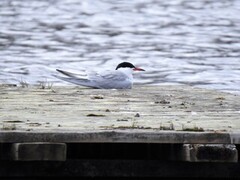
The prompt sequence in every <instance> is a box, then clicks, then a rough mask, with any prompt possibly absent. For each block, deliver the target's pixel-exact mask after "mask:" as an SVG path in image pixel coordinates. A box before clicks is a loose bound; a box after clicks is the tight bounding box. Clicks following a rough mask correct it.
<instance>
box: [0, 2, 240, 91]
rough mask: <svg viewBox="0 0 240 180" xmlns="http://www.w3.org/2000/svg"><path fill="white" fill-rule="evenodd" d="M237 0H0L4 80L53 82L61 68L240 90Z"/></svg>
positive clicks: (142, 81)
mask: <svg viewBox="0 0 240 180" xmlns="http://www.w3.org/2000/svg"><path fill="white" fill-rule="evenodd" d="M239 12H240V1H239V0H221V1H219V0H168V1H161V0H131V1H129V0H118V1H113V0H81V1H80V0H61V1H56V0H31V1H30V0H25V1H23V0H1V1H0V69H1V71H0V83H18V82H19V81H25V82H27V83H30V84H37V83H39V81H48V82H53V83H56V84H65V85H66V84H67V83H64V82H62V81H60V80H57V79H55V78H54V77H52V76H51V74H52V73H54V72H55V69H56V68H62V69H66V70H74V71H77V70H78V69H82V68H92V69H97V70H98V69H100V68H115V66H116V65H117V64H118V63H120V62H121V61H123V60H124V61H131V62H132V63H134V64H136V65H138V66H141V67H143V68H144V69H146V70H147V71H145V72H144V73H140V74H136V76H135V81H136V83H140V84H190V85H194V86H198V87H206V88H212V89H219V90H223V91H228V92H232V93H238V94H240V16H239Z"/></svg>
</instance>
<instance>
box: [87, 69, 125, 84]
mask: <svg viewBox="0 0 240 180" xmlns="http://www.w3.org/2000/svg"><path fill="white" fill-rule="evenodd" d="M88 78H89V79H90V80H94V81H104V82H106V81H110V82H111V81H124V80H125V79H126V78H128V77H127V76H126V74H124V73H122V72H119V71H116V70H114V71H111V70H107V71H100V72H91V73H89V75H88Z"/></svg>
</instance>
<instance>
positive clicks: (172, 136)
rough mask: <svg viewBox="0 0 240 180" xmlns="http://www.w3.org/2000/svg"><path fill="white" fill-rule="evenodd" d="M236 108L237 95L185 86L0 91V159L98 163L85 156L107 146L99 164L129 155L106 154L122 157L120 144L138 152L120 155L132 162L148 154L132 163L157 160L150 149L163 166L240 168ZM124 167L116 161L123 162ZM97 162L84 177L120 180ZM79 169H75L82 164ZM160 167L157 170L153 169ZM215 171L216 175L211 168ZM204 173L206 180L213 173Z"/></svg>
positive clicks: (239, 118) (239, 117)
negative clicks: (166, 163) (198, 165)
mask: <svg viewBox="0 0 240 180" xmlns="http://www.w3.org/2000/svg"><path fill="white" fill-rule="evenodd" d="M239 102H240V96H239V95H234V94H229V93H223V92H217V91H214V90H207V89H201V88H196V87H190V86H134V88H133V89H131V90H103V89H89V88H83V87H77V86H66V87H54V86H53V87H43V86H41V87H40V86H39V87H38V86H33V87H24V88H23V87H19V86H13V85H0V143H1V154H2V156H1V159H2V160H4V161H7V162H16V161H17V162H19V161H20V162H21V163H28V162H29V161H44V162H46V161H50V162H49V163H52V161H62V162H66V163H69V161H68V160H69V159H76V158H78V159H80V160H82V159H85V158H86V157H88V159H99V158H100V157H99V156H98V157H96V152H95V153H92V154H94V155H92V156H91V157H90V155H89V152H88V153H86V151H89V149H88V148H90V149H92V148H96V150H97V149H98V148H99V147H101V148H103V149H104V148H105V150H102V151H105V153H108V154H109V153H110V154H111V156H114V158H109V155H106V154H105V155H106V156H104V157H103V156H101V157H102V158H101V159H105V160H106V159H119V160H120V159H121V160H122V161H124V159H125V160H126V156H124V155H123V154H122V155H120V156H116V155H114V153H113V152H112V151H109V148H110V147H111V148H114V150H115V152H116V153H121V148H119V146H120V145H123V146H125V147H127V148H131V146H132V148H133V149H135V150H134V151H133V150H130V149H129V150H128V151H124V153H127V152H131V153H132V154H131V155H133V156H134V154H138V152H137V151H139V148H140V149H141V148H143V149H144V148H146V149H148V150H149V146H151V148H150V149H151V150H149V151H148V156H147V155H146V153H145V155H144V156H142V157H140V156H138V157H137V159H144V158H145V159H146V156H147V157H149V156H151V158H150V159H151V160H155V156H154V155H153V154H154V153H153V151H154V149H156V147H155V146H158V147H157V148H158V152H159V153H160V152H161V153H162V154H163V156H165V157H159V153H156V152H155V155H156V154H158V157H157V158H156V159H158V160H159V161H158V162H159V163H160V164H161V163H162V160H163V159H164V161H168V162H173V161H174V162H175V164H177V163H180V162H188V163H189V162H195V163H196V162H207V163H209V162H210V163H211V162H215V163H216V164H217V163H219V162H220V163H222V164H221V166H224V164H225V163H227V162H228V163H229V162H230V163H234V166H239V165H238V147H239V144H240V105H239ZM90 144H92V147H90ZM109 146H110V147H109ZM133 146H134V147H133ZM147 147H148V148H147ZM84 148H85V153H86V157H85V156H84V153H83V152H82V151H81V155H76V150H79V152H80V150H81V149H84ZM106 148H108V150H106ZM115 148H119V149H115ZM33 149H34V150H33ZM74 149H75V150H74ZM36 152H38V153H36ZM166 152H167V153H166ZM122 153H123V152H122ZM4 154H6V156H5V155H4ZM73 154H75V155H73ZM149 154H150V155H149ZM166 154H167V155H166ZM89 157H90V158H89ZM127 157H128V158H127V159H128V160H129V161H130V162H129V163H130V164H131V163H133V164H134V163H135V165H136V162H135V161H133V159H134V158H131V157H130V155H128V156H127ZM166 157H167V158H166ZM135 158H136V157H135ZM122 161H121V162H120V163H123V164H124V163H126V162H125V161H124V162H122ZM91 162H92V161H91ZM98 162H99V161H98ZM98 162H96V161H94V162H92V163H93V164H92V166H94V167H95V169H96V171H95V172H92V174H89V176H104V175H106V176H108V175H110V176H117V175H118V173H119V171H117V172H116V173H114V171H113V172H111V173H110V174H106V173H105V174H101V172H102V169H101V168H100V169H101V170H97V168H96V166H97V164H98ZM102 162H103V161H102ZM104 162H105V161H104ZM104 162H103V163H104ZM110 162H113V161H110ZM154 162H155V161H154ZM82 163H83V162H82ZM88 163H89V161H88ZM94 163H95V164H94ZM105 163H106V162H105ZM114 163H116V164H114ZM142 163H143V164H142V166H145V165H146V162H145V164H144V162H142ZM155 163H156V162H155ZM197 164H198V163H197ZM81 165H82V164H81ZM81 165H79V167H82V166H83V165H82V166H81ZM114 165H115V166H116V167H117V166H119V164H118V162H116V161H114V162H113V164H112V166H114ZM155 165H156V164H155ZM9 166H10V165H9ZM153 166H154V165H153ZM163 166H164V165H163ZM186 166H188V165H186ZM227 166H229V164H228V165H227ZM231 166H233V165H231ZM6 167H8V166H6ZM84 167H85V166H84ZM97 167H101V165H99V166H97ZM134 167H135V168H136V166H134ZM154 167H155V166H154ZM157 167H160V165H159V164H158V165H156V168H157ZM213 167H214V168H213V170H214V169H215V168H216V167H215V166H213ZM1 168H4V167H1ZM186 168H187V167H186ZM189 168H194V167H193V166H191V167H189ZM196 168H199V167H196ZM221 168H222V167H221ZM221 168H220V169H221ZM228 169H229V167H228ZM233 169H234V168H233ZM1 171H2V172H5V174H4V173H3V175H6V174H7V173H6V172H7V170H6V169H4V170H1V169H0V172H1ZM128 171H129V169H128V170H127V169H126V170H125V171H124V170H123V172H122V173H125V176H128V175H130V174H131V175H133V176H148V175H150V174H151V175H154V173H153V172H152V170H150V169H147V168H146V174H142V175H141V173H142V170H141V169H132V171H131V172H128ZM158 171H159V174H156V173H155V176H163V177H168V174H163V173H161V172H163V171H161V172H160V170H159V169H155V171H154V172H158ZM165 171H166V170H164V172H165ZM220 171H221V170H220ZM23 172H24V170H23V171H22V172H21V173H20V172H15V173H16V174H18V175H19V173H20V174H21V175H22V174H23V175H26V174H24V173H23ZM140 172H141V173H140ZM174 172H175V175H176V176H178V175H179V173H178V172H177V171H176V169H175V171H174ZM65 173H66V174H65V175H69V174H68V173H67V172H65ZM78 173H80V172H78ZM78 173H77V174H78ZM81 173H82V174H81ZM81 173H80V174H78V175H82V176H88V174H87V173H85V174H84V173H83V171H81ZM98 173H99V174H98ZM139 173H140V174H139ZM186 173H187V172H186ZM42 174H44V172H42ZM60 174H61V173H60ZM171 175H173V174H172V173H170V174H169V176H171ZM181 175H182V176H184V177H186V176H187V174H181V173H180V175H179V176H181ZM195 175H198V173H196V174H195ZM205 175H206V176H208V177H209V176H210V177H211V174H205ZM218 175H219V177H232V176H234V177H235V176H239V177H240V173H238V171H237V170H236V171H234V170H233V171H231V172H228V173H227V174H226V176H224V175H221V173H220V174H218ZM190 176H193V175H190ZM199 176H200V175H199ZM203 176H204V175H203ZM212 177H214V175H213V176H212Z"/></svg>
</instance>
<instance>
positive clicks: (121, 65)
mask: <svg viewBox="0 0 240 180" xmlns="http://www.w3.org/2000/svg"><path fill="white" fill-rule="evenodd" d="M126 67H128V68H135V66H134V65H133V64H131V63H130V62H122V63H120V64H119V65H118V66H117V67H116V70H117V69H118V68H126Z"/></svg>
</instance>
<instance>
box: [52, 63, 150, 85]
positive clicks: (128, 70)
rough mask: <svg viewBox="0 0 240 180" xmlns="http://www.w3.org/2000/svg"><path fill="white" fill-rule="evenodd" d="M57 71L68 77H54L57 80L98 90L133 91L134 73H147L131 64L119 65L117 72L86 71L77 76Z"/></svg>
mask: <svg viewBox="0 0 240 180" xmlns="http://www.w3.org/2000/svg"><path fill="white" fill-rule="evenodd" d="M56 70H57V71H58V72H60V73H62V74H64V75H65V76H66V77H62V76H57V75H54V76H55V77H56V78H59V79H61V80H64V81H67V82H70V83H73V84H77V85H81V86H86V87H91V88H97V89H131V88H132V85H133V71H145V70H144V69H141V68H137V67H135V66H134V65H133V64H131V63H129V62H122V63H120V64H118V66H117V67H116V69H115V70H104V71H99V72H95V71H85V73H84V74H75V73H71V72H67V71H63V70H60V69H56Z"/></svg>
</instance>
